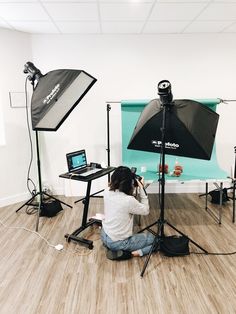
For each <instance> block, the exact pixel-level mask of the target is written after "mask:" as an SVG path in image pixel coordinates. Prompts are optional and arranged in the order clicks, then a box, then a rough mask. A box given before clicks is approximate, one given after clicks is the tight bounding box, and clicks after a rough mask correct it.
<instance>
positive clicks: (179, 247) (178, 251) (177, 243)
mask: <svg viewBox="0 0 236 314" xmlns="http://www.w3.org/2000/svg"><path fill="white" fill-rule="evenodd" d="M160 251H161V252H163V253H164V255H166V256H170V257H171V256H184V255H189V254H190V253H189V239H188V238H187V237H185V236H176V235H173V236H168V237H164V238H163V239H162V240H161V242H160Z"/></svg>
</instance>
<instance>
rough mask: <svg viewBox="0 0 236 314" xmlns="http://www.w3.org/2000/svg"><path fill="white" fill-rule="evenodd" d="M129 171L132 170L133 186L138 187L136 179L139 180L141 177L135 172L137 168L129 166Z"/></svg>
mask: <svg viewBox="0 0 236 314" xmlns="http://www.w3.org/2000/svg"><path fill="white" fill-rule="evenodd" d="M130 170H131V172H132V175H133V181H134V183H133V184H134V186H135V187H138V182H137V180H138V181H141V180H142V177H140V176H139V175H138V174H136V171H137V168H136V167H132V168H130Z"/></svg>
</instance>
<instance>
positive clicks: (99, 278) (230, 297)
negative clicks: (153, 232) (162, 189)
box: [0, 194, 236, 314]
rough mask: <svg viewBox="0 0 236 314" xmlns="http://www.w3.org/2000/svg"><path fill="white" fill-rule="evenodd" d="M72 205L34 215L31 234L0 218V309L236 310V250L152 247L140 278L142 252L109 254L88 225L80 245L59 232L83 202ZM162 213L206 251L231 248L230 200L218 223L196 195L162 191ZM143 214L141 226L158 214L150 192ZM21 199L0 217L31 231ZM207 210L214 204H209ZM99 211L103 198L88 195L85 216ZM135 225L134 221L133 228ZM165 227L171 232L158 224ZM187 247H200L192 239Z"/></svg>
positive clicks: (73, 223) (72, 222)
mask: <svg viewBox="0 0 236 314" xmlns="http://www.w3.org/2000/svg"><path fill="white" fill-rule="evenodd" d="M62 200H63V201H65V202H67V203H69V204H71V205H73V208H72V209H70V208H69V207H64V210H63V211H62V212H61V213H60V214H58V215H57V216H56V217H53V218H42V217H41V218H40V224H39V233H40V234H41V235H42V236H43V237H45V238H46V239H47V240H48V241H49V243H50V244H53V245H56V244H58V243H61V244H63V245H64V248H65V249H64V250H62V251H57V250H56V249H55V248H53V247H50V246H49V245H48V244H47V243H46V242H45V241H44V240H43V239H42V238H40V237H39V236H37V235H36V234H35V233H31V232H29V231H26V230H22V229H16V228H5V227H4V226H3V225H0V252H1V254H0V314H15V313H16V314H21V313H22V314H36V313H37V314H41V313H42V314H45V313H47V314H48V313H52V314H61V313H63V314H80V313H82V314H87V313H92V314H95V313H96V314H97V313H98V314H100V313H103V314H110V313H113V314H121V313H122V314H126V313H129V314H137V313H142V314H146V313H155V314H156V313H157V314H159V313H164V314H169V313H170V314H172V313H174V314H176V313H181V314H185V313H192V314H193V313H201V314H202V313H207V314H209V313H222V314H225V313H236V286H235V282H236V255H229V256H227V255H223V256H222V255H197V254H190V255H189V256H185V257H174V258H169V257H165V256H163V255H162V254H161V253H153V254H152V256H151V259H150V261H149V263H148V266H147V269H146V271H145V273H144V276H143V278H141V277H140V272H141V270H142V268H143V265H144V261H145V258H133V259H131V260H128V261H120V262H117V261H110V260H108V259H107V258H106V255H105V249H104V247H103V246H102V243H101V241H100V239H99V233H100V229H99V228H98V227H92V228H90V229H88V230H87V231H86V236H87V237H88V238H89V239H91V240H93V241H94V249H93V250H88V249H86V248H84V247H82V246H80V245H78V244H74V243H72V242H70V243H67V242H66V239H65V238H64V235H65V234H66V233H70V232H72V231H74V230H75V229H76V228H77V227H79V226H80V224H81V217H82V211H83V204H82V203H81V202H80V203H77V204H75V205H74V201H75V200H76V198H63V199H62ZM165 201H166V202H165V218H166V219H167V220H168V221H169V222H170V223H171V224H173V225H174V226H175V227H177V228H178V229H179V230H181V231H182V232H184V233H185V234H187V235H188V236H189V237H190V238H191V239H192V240H194V241H195V242H197V243H198V244H199V245H200V246H202V247H204V248H205V249H206V250H207V251H209V252H232V251H236V241H235V239H236V224H233V223H232V202H228V203H227V205H225V206H224V208H223V216H222V225H218V224H217V223H216V222H215V221H214V220H213V219H212V217H211V216H210V215H209V214H208V213H206V211H205V209H204V198H199V196H198V195H197V194H166V198H165ZM150 203H151V213H150V215H149V216H147V217H143V218H142V219H141V224H142V227H145V226H147V225H149V224H151V223H152V222H155V221H156V220H157V219H158V217H159V206H158V205H157V197H156V196H155V195H150ZM20 205H21V204H15V205H11V206H7V207H4V208H0V220H1V221H3V222H4V224H6V225H7V226H10V227H20V226H24V227H25V228H28V229H31V230H33V231H34V230H35V223H36V216H35V215H27V214H26V213H25V210H24V208H23V209H21V210H20V211H19V212H18V213H16V212H15V211H16V209H17V208H19V206H20ZM213 208H215V210H217V209H218V206H217V205H215V206H213ZM102 212H103V200H102V199H101V198H100V199H97V198H96V199H95V198H94V199H92V200H91V204H90V212H89V214H90V215H93V214H95V213H102ZM136 228H137V227H136ZM165 233H166V234H174V232H173V230H171V229H170V228H169V227H168V226H165ZM190 249H191V251H194V252H201V250H199V249H198V248H197V247H196V246H195V245H192V244H191V245H190Z"/></svg>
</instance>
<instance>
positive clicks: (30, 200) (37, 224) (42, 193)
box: [16, 192, 72, 232]
mask: <svg viewBox="0 0 236 314" xmlns="http://www.w3.org/2000/svg"><path fill="white" fill-rule="evenodd" d="M38 195H39V199H40V201H39V202H38V203H37V207H38V214H37V221H36V227H35V230H36V232H38V228H39V217H40V212H41V209H42V208H43V204H44V202H43V196H47V198H52V199H54V200H56V201H58V202H59V203H61V204H64V205H66V206H68V207H70V208H72V206H71V205H69V204H66V203H65V202H62V201H60V200H59V199H57V198H56V197H54V196H52V195H49V194H47V193H45V192H41V193H40V192H38V193H36V194H35V195H34V196H33V197H31V198H30V199H29V200H28V201H27V202H25V203H24V204H23V205H21V207H19V208H18V209H17V210H16V213H17V212H18V211H19V210H21V209H22V208H23V207H24V206H30V205H33V204H32V203H33V201H34V199H35V198H36V197H37V196H38Z"/></svg>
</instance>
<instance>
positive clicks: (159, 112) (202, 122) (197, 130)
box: [128, 99, 219, 160]
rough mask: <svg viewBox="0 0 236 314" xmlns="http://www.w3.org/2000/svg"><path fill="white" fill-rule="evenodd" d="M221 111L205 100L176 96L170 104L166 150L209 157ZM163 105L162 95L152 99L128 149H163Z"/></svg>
mask: <svg viewBox="0 0 236 314" xmlns="http://www.w3.org/2000/svg"><path fill="white" fill-rule="evenodd" d="M218 120H219V115H218V114H217V113H216V112H214V111H213V110H211V109H209V108H208V107H206V106H204V105H202V104H201V103H199V102H197V101H193V100H188V99H178V100H174V101H173V102H172V103H171V105H169V106H167V107H166V123H165V153H166V154H169V155H176V156H184V157H191V158H198V159H206V160H209V159H210V158H211V153H212V149H213V145H214V140H215V134H216V130H217V125H218ZM162 123H163V106H162V105H161V103H160V101H159V100H158V99H154V100H152V101H151V102H149V103H148V104H147V105H146V107H145V108H144V110H143V112H142V113H141V115H140V118H139V120H138V122H137V124H136V127H135V129H134V132H133V135H132V137H131V139H130V142H129V144H128V149H134V150H141V151H148V152H156V153H160V152H161V146H162V142H161V139H162V130H161V128H162Z"/></svg>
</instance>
